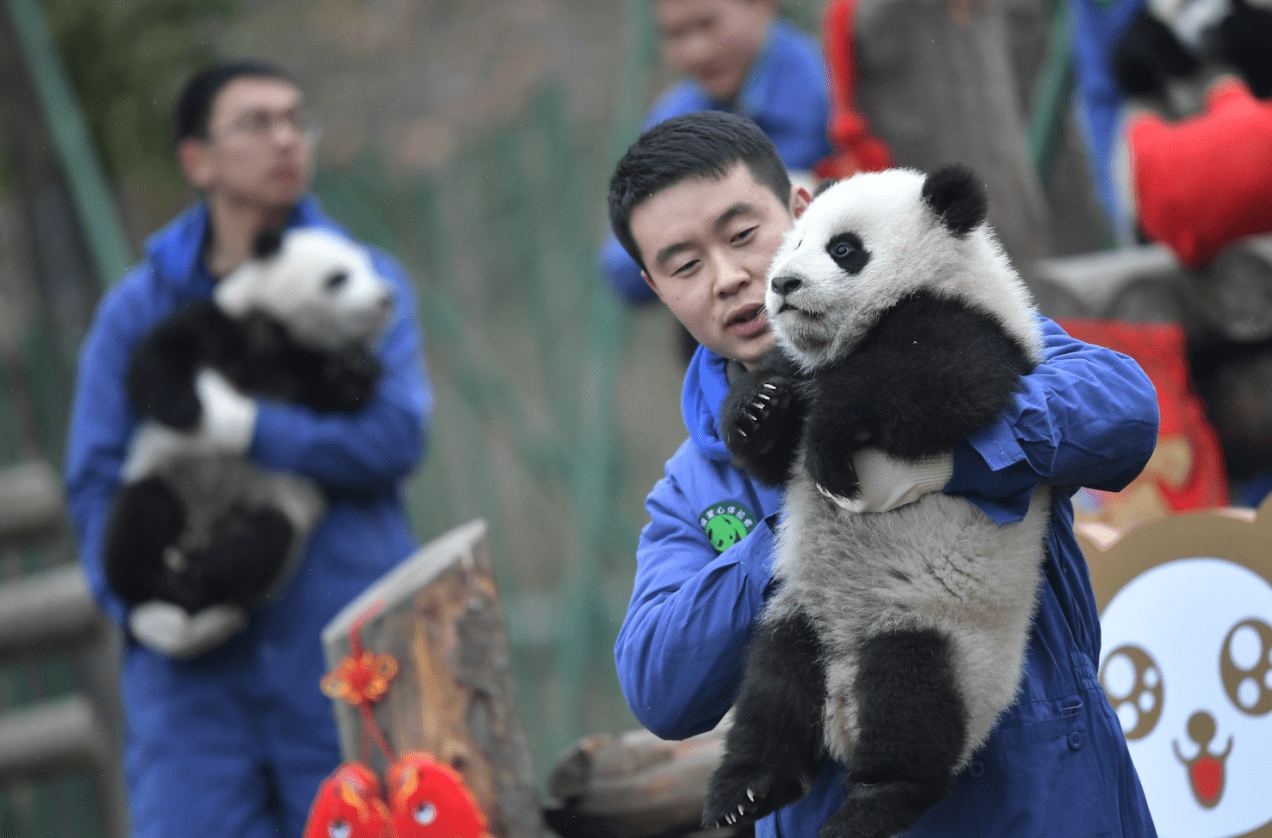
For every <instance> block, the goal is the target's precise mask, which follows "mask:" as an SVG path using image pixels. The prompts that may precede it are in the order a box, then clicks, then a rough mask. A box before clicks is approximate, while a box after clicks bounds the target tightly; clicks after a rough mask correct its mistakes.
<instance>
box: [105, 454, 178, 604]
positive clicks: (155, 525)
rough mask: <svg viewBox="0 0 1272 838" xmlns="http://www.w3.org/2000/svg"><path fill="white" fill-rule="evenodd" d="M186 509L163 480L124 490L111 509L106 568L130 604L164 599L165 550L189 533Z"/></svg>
mask: <svg viewBox="0 0 1272 838" xmlns="http://www.w3.org/2000/svg"><path fill="white" fill-rule="evenodd" d="M185 519H186V516H185V506H184V505H183V504H182V503H181V499H180V498H178V497H177V495H176V493H175V492H173V491H172V489H170V488H169V487H168V485H167V484H166V483H164V482H163V480H161V479H159V478H158V477H147V478H145V479H144V480H138V481H137V482H136V483H130V484H127V485H125V486H121V487H120V488H119V491H118V492H116V493H115V500H114V503H113V504H112V505H111V512H110V523H109V525H108V527H107V530H106V543H105V544H104V546H103V550H102V565H103V567H104V568H105V570H106V581H107V582H108V583H109V584H110V587H111V588H112V589H113V590H114V591H115V593H117V594H119V595H120V597H122V598H123V600H124V601H125V602H127V603H128V604H129V605H136V604H137V603H139V602H145V601H146V600H149V599H154V598H155V597H156V596H158V595H160V593H161V589H162V588H163V580H164V579H165V578H166V577H167V576H168V575H170V571H168V570H167V568H166V567H165V565H164V551H165V550H167V549H168V548H169V547H171V546H173V545H175V544H176V543H177V539H178V538H180V536H181V531H182V529H184V528H185Z"/></svg>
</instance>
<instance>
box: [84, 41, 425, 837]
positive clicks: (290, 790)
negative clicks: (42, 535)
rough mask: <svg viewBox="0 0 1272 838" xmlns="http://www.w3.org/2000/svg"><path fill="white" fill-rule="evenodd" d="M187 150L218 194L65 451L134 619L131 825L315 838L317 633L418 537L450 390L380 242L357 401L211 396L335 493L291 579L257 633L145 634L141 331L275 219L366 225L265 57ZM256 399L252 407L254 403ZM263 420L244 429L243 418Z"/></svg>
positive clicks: (151, 280)
mask: <svg viewBox="0 0 1272 838" xmlns="http://www.w3.org/2000/svg"><path fill="white" fill-rule="evenodd" d="M174 117H175V120H174V121H175V142H176V155H177V159H178V161H179V163H180V165H181V168H182V171H183V172H184V174H185V176H186V178H187V180H188V181H189V182H190V184H191V185H192V186H193V187H195V188H196V189H197V190H198V191H199V193H200V195H201V200H199V202H198V203H197V204H195V205H194V206H193V207H191V208H190V209H188V210H186V211H185V212H183V213H182V214H181V215H179V216H177V218H175V219H174V220H173V221H172V222H171V223H169V224H168V225H167V226H166V227H164V228H163V229H161V230H160V231H159V232H157V233H155V234H154V235H153V236H152V237H151V238H150V239H149V241H148V242H147V243H146V247H145V255H144V257H143V258H142V260H141V262H140V263H139V264H137V265H136V266H134V267H133V268H132V269H130V270H129V271H128V272H127V273H126V274H125V275H124V277H123V278H122V279H120V280H119V281H118V282H117V283H116V284H115V285H114V286H113V287H112V288H111V289H110V290H109V291H108V292H107V294H106V295H105V297H104V298H103V299H102V301H101V303H100V305H99V306H98V309H97V311H96V313H95V315H94V320H93V325H92V327H91V329H90V331H89V333H88V335H87V337H86V338H85V340H84V344H83V347H82V349H81V352H80V356H79V368H78V376H77V381H76V385H75V397H74V403H73V407H72V415H71V422H70V432H69V441H68V446H67V452H68V453H67V459H66V485H67V494H68V498H69V507H70V512H71V516H72V518H73V521H74V524H75V527H76V531H77V534H78V537H79V545H80V558H81V561H82V563H83V566H84V570H85V572H86V574H87V577H88V580H89V585H90V587H91V589H92V591H93V594H94V596H95V597H96V600H97V602H98V604H99V606H100V607H101V609H102V610H103V611H104V612H105V613H106V614H107V615H108V616H109V617H111V618H112V619H114V620H115V621H116V622H117V623H119V624H120V625H121V626H123V627H124V628H125V636H126V641H125V648H124V656H123V673H122V679H121V680H122V690H123V705H124V711H125V716H126V723H127V724H126V727H127V733H126V742H125V770H126V775H127V783H128V792H129V797H130V806H131V820H132V831H133V834H134V835H136V836H140V837H141V838H148V837H149V836H154V838H171V836H174V835H226V836H229V835H233V836H236V838H265V836H278V835H290V836H298V835H300V834H301V831H302V829H303V827H304V824H305V818H306V816H307V814H308V811H309V806H310V804H311V803H312V801H313V799H314V795H315V793H316V792H317V789H318V786H319V784H320V783H321V781H322V780H323V778H324V777H326V776H327V775H328V774H330V773H331V772H332V771H333V770H334V769H335V768H336V767H337V765H338V764H339V763H340V750H339V745H338V741H337V733H336V726H335V721H334V717H333V713H332V708H331V703H330V700H329V699H328V698H327V697H325V696H324V695H323V694H322V693H321V692H320V690H319V680H320V678H321V677H322V675H323V673H324V671H325V664H324V661H323V655H322V650H321V645H320V639H319V633H320V631H321V630H322V628H323V626H324V625H325V624H326V623H327V622H328V621H329V620H330V619H331V618H332V617H333V616H334V615H335V614H336V612H337V611H338V610H339V609H340V608H342V607H343V606H344V605H345V604H346V603H348V602H349V601H350V600H351V599H353V597H354V596H356V595H357V594H358V593H359V592H361V591H362V590H363V589H365V588H366V587H367V586H368V585H369V584H370V583H372V582H373V581H375V580H376V579H378V578H379V577H381V576H382V575H383V574H384V573H385V572H387V571H388V570H389V569H391V568H392V567H393V566H394V565H396V564H397V563H398V562H400V561H401V560H402V559H404V558H406V557H407V556H408V555H409V554H410V553H411V552H412V550H413V549H414V548H415V545H416V542H415V539H414V537H413V535H412V533H411V529H410V526H409V525H408V522H407V519H406V515H405V510H404V508H403V506H402V501H401V492H400V489H401V483H402V481H403V479H404V478H405V477H406V476H407V475H408V474H409V473H410V472H411V471H412V470H413V469H414V468H415V467H416V465H417V464H418V463H419V461H420V459H421V457H422V456H423V452H424V443H425V439H426V435H427V432H428V426H429V419H430V415H431V412H432V403H433V397H432V390H431V386H430V383H429V380H428V377H427V372H426V370H425V367H424V364H423V360H422V358H423V356H422V345H421V336H420V331H419V328H418V326H417V324H416V322H415V310H416V308H415V300H414V293H413V291H412V288H411V283H410V281H409V279H408V277H407V276H406V274H405V272H404V271H403V269H402V268H401V267H400V266H399V265H398V264H397V263H396V262H395V261H394V260H393V259H391V258H390V257H388V256H387V255H385V254H383V253H379V252H376V251H369V255H370V256H371V259H372V262H373V264H374V265H375V268H376V270H377V271H378V272H379V274H380V275H381V276H382V277H383V278H384V279H385V280H386V281H387V282H388V283H389V284H390V285H391V287H392V289H393V294H394V314H393V319H392V321H391V322H390V324H389V325H388V327H387V329H386V332H385V334H384V335H383V337H382V339H381V341H380V343H379V345H378V348H377V356H378V358H379V360H380V362H381V364H382V365H383V372H382V373H381V377H380V379H379V380H378V382H377V384H376V389H375V392H374V395H373V396H372V397H371V399H370V401H369V402H368V403H367V404H366V406H365V407H364V408H363V409H362V410H360V411H359V412H358V413H356V414H349V415H333V414H327V415H322V416H320V415H317V414H315V413H314V412H312V411H310V410H309V409H307V408H303V407H298V406H295V405H289V404H283V403H278V402H272V401H267V400H251V399H247V398H246V397H243V396H241V395H238V399H239V400H240V404H239V405H238V407H239V408H240V410H238V411H237V413H238V417H237V418H236V419H235V421H234V426H235V427H236V428H245V429H246V430H247V433H246V434H244V433H242V431H241V430H240V431H239V432H237V433H236V432H234V429H233V428H227V427H218V425H219V424H225V423H226V421H227V420H226V418H225V416H224V415H222V414H221V413H219V412H218V410H217V408H216V406H214V405H207V404H205V405H204V419H203V421H202V423H201V426H200V428H199V429H198V430H197V431H196V433H197V435H199V436H202V437H203V438H204V439H203V443H204V444H205V445H209V446H218V447H219V448H220V449H223V450H227V451H232V452H239V453H246V454H247V455H249V456H250V457H252V458H253V459H254V460H255V461H257V462H258V463H259V464H260V465H262V466H264V467H266V468H269V469H274V470H280V471H287V472H293V473H296V474H300V475H304V476H306V477H309V478H312V479H313V480H314V481H316V482H317V483H318V484H319V486H320V487H321V488H322V490H323V492H324V494H325V495H326V497H327V499H328V506H327V511H326V513H325V515H324V516H323V518H322V519H321V520H320V521H319V523H318V525H317V526H316V528H315V530H314V532H313V534H312V536H311V537H310V540H309V542H308V546H307V549H306V552H305V555H304V557H303V562H302V564H301V566H300V568H299V569H298V571H297V572H296V575H295V578H294V579H293V581H292V582H291V583H290V585H289V586H288V587H287V588H286V589H285V590H283V591H282V592H280V593H279V594H278V595H276V596H275V597H274V598H272V599H271V600H269V601H268V602H267V603H266V604H265V605H264V606H262V607H261V608H260V609H259V610H257V611H255V612H253V614H252V618H251V620H250V622H249V623H248V625H247V627H246V628H244V629H243V630H242V631H239V632H237V633H233V634H231V635H230V636H227V637H226V638H225V639H224V641H223V642H222V643H221V645H219V646H216V647H215V648H213V649H212V650H211V651H207V652H205V653H203V654H201V655H199V656H196V657H191V658H189V659H182V658H180V657H169V656H167V655H165V654H163V653H161V652H160V651H157V650H156V649H155V648H151V647H150V646H148V645H147V643H146V642H145V639H144V638H138V637H136V636H134V635H133V634H132V633H130V632H128V630H127V626H128V612H127V606H126V605H125V604H124V602H123V601H122V600H121V599H120V598H119V596H118V595H117V594H116V593H115V592H114V591H112V590H111V589H110V587H109V586H108V584H107V583H106V580H105V578H104V575H103V569H102V565H101V561H100V557H101V548H102V542H103V537H104V531H105V528H106V523H107V518H108V515H109V511H110V504H111V498H112V495H113V493H114V491H115V489H116V487H117V486H118V484H119V479H120V468H121V465H122V463H123V462H124V458H125V455H126V453H127V450H128V445H129V440H130V437H131V436H132V434H133V431H134V429H135V428H136V427H137V425H138V417H137V415H136V414H135V413H134V412H133V410H132V409H131V408H130V407H129V404H128V400H127V396H126V394H125V391H124V381H125V379H126V370H127V367H128V361H129V357H130V354H131V353H132V350H133V348H134V347H136V346H137V344H138V343H139V342H140V341H141V339H142V338H143V337H144V336H145V335H146V334H147V333H148V332H149V331H150V329H151V328H152V327H153V326H155V325H156V324H157V323H158V322H159V321H161V320H162V319H164V318H165V317H166V316H167V315H168V314H170V313H171V312H173V311H174V310H176V309H177V308H179V307H180V306H182V305H184V304H186V303H189V302H191V301H195V300H202V299H206V298H207V297H209V295H210V294H211V293H212V290H213V288H214V287H215V285H216V283H217V279H218V277H221V276H224V275H225V274H226V273H227V272H229V271H231V270H233V269H234V268H235V267H236V266H237V265H238V264H240V263H241V262H243V261H244V260H245V259H246V258H248V255H249V253H250V251H251V245H252V242H253V239H254V238H255V237H256V234H257V233H258V232H260V231H261V230H264V229H267V228H278V227H280V226H285V227H322V228H325V229H328V230H331V231H334V232H336V233H338V234H340V235H344V236H346V237H347V236H348V234H347V233H345V232H344V231H343V230H341V229H340V228H339V227H338V226H337V225H336V224H335V223H334V222H333V221H332V220H331V219H329V218H328V217H327V216H326V215H324V214H323V211H322V209H321V207H320V206H319V204H318V202H317V201H316V200H315V199H314V198H313V197H311V196H309V195H308V194H306V192H307V189H308V188H309V184H310V180H311V176H312V173H313V155H314V147H313V143H314V140H315V133H314V131H313V123H312V121H311V119H310V117H309V115H308V111H307V110H306V107H305V101H304V96H303V94H302V92H301V89H300V87H299V85H298V84H297V83H296V81H295V80H293V79H292V77H291V76H289V75H288V74H287V73H286V72H284V71H283V70H282V69H280V68H278V67H275V66H273V65H271V64H268V63H264V62H259V61H238V62H232V63H225V64H219V65H216V66H213V67H209V68H207V69H205V70H203V71H201V72H199V73H197V74H196V75H194V76H193V77H192V78H191V79H190V80H189V81H188V83H187V84H186V86H185V88H184V90H183V91H182V92H181V94H180V96H179V98H178V99H177V102H176V106H175V113H174ZM243 409H245V410H246V412H245V413H244V410H243ZM243 415H246V416H247V417H248V423H247V424H246V426H244V425H243V424H242V423H241V422H239V421H238V419H241V418H242V416H243Z"/></svg>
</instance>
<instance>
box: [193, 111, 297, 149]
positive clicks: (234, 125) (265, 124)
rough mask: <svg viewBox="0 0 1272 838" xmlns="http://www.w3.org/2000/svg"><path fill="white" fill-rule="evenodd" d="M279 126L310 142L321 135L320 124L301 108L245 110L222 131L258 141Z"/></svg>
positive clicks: (268, 135) (265, 137) (267, 136)
mask: <svg viewBox="0 0 1272 838" xmlns="http://www.w3.org/2000/svg"><path fill="white" fill-rule="evenodd" d="M279 128H286V129H290V130H292V131H295V132H296V133H297V134H299V135H301V136H302V137H304V138H305V139H306V140H307V141H308V142H310V143H311V144H312V143H316V142H318V139H319V137H321V136H322V125H321V124H320V123H319V122H318V121H317V120H315V119H314V118H313V117H312V116H311V115H310V114H309V113H307V112H306V111H303V110H290V111H287V112H285V113H270V112H269V111H262V110H253V111H245V112H244V113H241V114H239V115H238V117H236V118H235V119H234V120H233V121H232V122H231V123H230V124H229V125H227V126H226V128H225V130H224V131H223V132H222V133H223V134H225V135H229V136H238V137H245V138H248V139H251V140H256V141H260V140H265V139H267V138H269V137H273V136H274V135H275V134H276V133H277V132H278V129H279ZM209 134H210V132H209ZM209 138H211V137H210V136H209Z"/></svg>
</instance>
